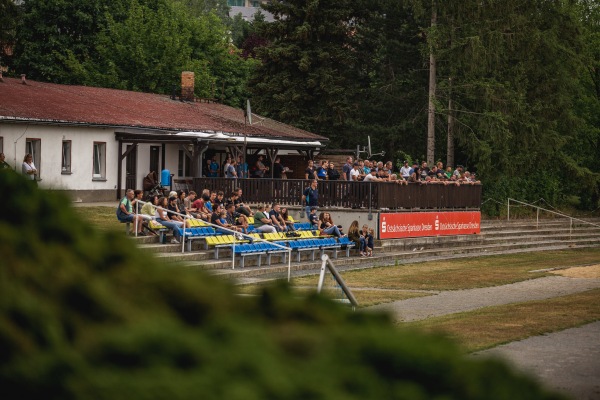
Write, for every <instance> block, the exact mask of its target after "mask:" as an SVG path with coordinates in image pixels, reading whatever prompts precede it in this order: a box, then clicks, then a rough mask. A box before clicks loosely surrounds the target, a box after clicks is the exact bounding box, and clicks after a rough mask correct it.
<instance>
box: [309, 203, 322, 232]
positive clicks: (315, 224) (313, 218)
mask: <svg viewBox="0 0 600 400" xmlns="http://www.w3.org/2000/svg"><path fill="white" fill-rule="evenodd" d="M308 221H309V222H310V227H311V229H312V230H317V229H319V224H320V222H319V217H318V216H317V207H311V208H310V213H309V214H308Z"/></svg>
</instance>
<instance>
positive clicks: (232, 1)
mask: <svg viewBox="0 0 600 400" xmlns="http://www.w3.org/2000/svg"><path fill="white" fill-rule="evenodd" d="M227 5H228V6H229V7H244V6H246V0H227Z"/></svg>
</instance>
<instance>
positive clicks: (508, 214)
mask: <svg viewBox="0 0 600 400" xmlns="http://www.w3.org/2000/svg"><path fill="white" fill-rule="evenodd" d="M506 221H508V222H510V197H509V198H508V211H507V212H506Z"/></svg>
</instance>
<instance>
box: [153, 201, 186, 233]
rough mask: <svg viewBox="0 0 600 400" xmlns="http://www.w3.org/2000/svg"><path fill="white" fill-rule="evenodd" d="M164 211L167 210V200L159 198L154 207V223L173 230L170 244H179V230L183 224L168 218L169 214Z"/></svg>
mask: <svg viewBox="0 0 600 400" xmlns="http://www.w3.org/2000/svg"><path fill="white" fill-rule="evenodd" d="M166 210H168V205H167V198H166V197H161V198H160V199H159V200H158V204H157V206H156V214H155V217H156V221H158V222H159V223H160V224H161V225H164V226H166V227H167V228H169V229H172V230H173V239H172V240H171V243H179V238H180V237H181V234H180V233H179V228H180V227H181V226H183V222H179V221H173V220H172V219H171V218H169V213H167V211H166Z"/></svg>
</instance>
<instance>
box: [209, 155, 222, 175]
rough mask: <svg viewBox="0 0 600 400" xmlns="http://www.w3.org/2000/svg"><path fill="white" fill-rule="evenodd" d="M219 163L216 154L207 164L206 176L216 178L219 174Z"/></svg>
mask: <svg viewBox="0 0 600 400" xmlns="http://www.w3.org/2000/svg"><path fill="white" fill-rule="evenodd" d="M219 171H220V168H219V163H218V162H217V156H213V158H212V159H211V160H210V164H208V176H209V177H211V178H216V177H218V176H219Z"/></svg>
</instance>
